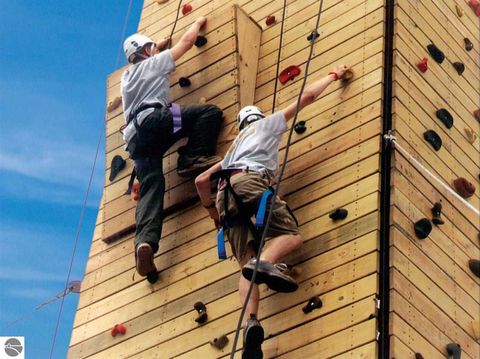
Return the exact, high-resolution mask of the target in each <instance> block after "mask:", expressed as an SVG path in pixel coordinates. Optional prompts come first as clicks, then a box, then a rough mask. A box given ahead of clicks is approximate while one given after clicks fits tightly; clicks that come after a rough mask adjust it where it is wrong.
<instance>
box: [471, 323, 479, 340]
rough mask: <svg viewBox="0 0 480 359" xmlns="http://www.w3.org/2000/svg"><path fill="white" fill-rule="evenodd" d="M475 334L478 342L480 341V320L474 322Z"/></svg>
mask: <svg viewBox="0 0 480 359" xmlns="http://www.w3.org/2000/svg"><path fill="white" fill-rule="evenodd" d="M472 327H473V336H474V337H475V340H476V341H477V342H480V320H474V321H473V322H472Z"/></svg>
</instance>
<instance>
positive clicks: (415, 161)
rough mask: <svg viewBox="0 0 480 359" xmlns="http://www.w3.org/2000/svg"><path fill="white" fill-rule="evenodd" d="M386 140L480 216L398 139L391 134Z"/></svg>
mask: <svg viewBox="0 0 480 359" xmlns="http://www.w3.org/2000/svg"><path fill="white" fill-rule="evenodd" d="M384 137H385V139H386V140H388V141H391V142H392V143H393V145H394V146H395V148H396V149H398V150H399V151H400V152H401V153H402V154H403V155H404V156H405V157H406V158H407V160H408V161H410V163H412V164H413V165H414V166H415V167H417V169H418V170H420V171H423V172H425V173H426V174H428V175H429V176H430V177H432V178H433V179H434V180H435V181H436V182H437V183H438V184H440V185H441V186H442V187H443V188H445V189H446V190H447V191H448V192H450V193H451V194H452V195H453V196H455V197H456V198H457V199H458V200H459V201H460V202H462V203H463V204H464V205H465V206H467V207H468V208H469V209H471V210H472V211H473V212H474V213H475V214H476V215H477V216H480V211H479V210H478V209H476V208H475V207H474V206H473V205H472V204H470V203H469V202H467V201H466V200H465V199H464V198H463V197H461V196H460V195H459V194H458V193H457V192H455V191H454V190H453V189H452V188H451V187H450V186H449V185H447V184H445V183H443V182H442V180H440V179H439V178H438V177H437V176H435V175H434V174H433V173H432V172H430V171H429V170H428V169H427V168H426V167H425V166H424V165H422V164H421V163H420V162H418V161H417V160H416V159H415V158H413V156H412V155H411V154H410V153H408V152H407V150H405V149H404V148H403V147H402V146H400V144H399V143H398V142H397V138H396V137H395V136H393V135H391V134H388V135H384Z"/></svg>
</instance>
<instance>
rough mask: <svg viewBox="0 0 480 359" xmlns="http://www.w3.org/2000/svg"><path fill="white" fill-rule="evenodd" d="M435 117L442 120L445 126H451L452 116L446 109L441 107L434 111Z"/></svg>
mask: <svg viewBox="0 0 480 359" xmlns="http://www.w3.org/2000/svg"><path fill="white" fill-rule="evenodd" d="M435 114H436V115H437V118H438V119H439V120H440V121H442V122H443V124H444V125H445V127H446V128H452V126H453V116H452V114H451V113H450V112H448V110H446V109H444V108H441V109H439V110H437V112H436V113H435Z"/></svg>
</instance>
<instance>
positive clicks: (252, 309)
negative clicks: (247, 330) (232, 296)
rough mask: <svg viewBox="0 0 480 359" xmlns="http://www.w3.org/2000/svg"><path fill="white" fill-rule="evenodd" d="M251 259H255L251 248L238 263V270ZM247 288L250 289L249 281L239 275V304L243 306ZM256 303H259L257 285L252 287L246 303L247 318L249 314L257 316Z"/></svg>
mask: <svg viewBox="0 0 480 359" xmlns="http://www.w3.org/2000/svg"><path fill="white" fill-rule="evenodd" d="M253 257H255V252H254V251H253V250H252V249H251V248H248V249H247V251H246V254H245V256H244V257H243V259H242V260H241V261H240V262H239V264H240V268H243V266H244V265H245V264H247V262H248V261H249V260H250V258H253ZM249 287H250V281H249V280H247V279H246V278H244V277H243V276H242V275H241V276H240V280H239V283H238V292H239V293H240V302H241V303H242V305H244V304H245V300H246V298H247V293H248V288H249ZM258 301H259V292H258V285H254V286H253V289H252V294H251V295H250V300H249V301H248V304H247V308H246V310H245V313H246V314H247V316H249V315H250V314H254V315H255V316H256V315H257V312H258Z"/></svg>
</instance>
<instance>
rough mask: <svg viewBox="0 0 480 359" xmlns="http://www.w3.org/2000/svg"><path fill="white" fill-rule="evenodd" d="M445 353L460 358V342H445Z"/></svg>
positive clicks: (454, 358) (455, 358)
mask: <svg viewBox="0 0 480 359" xmlns="http://www.w3.org/2000/svg"><path fill="white" fill-rule="evenodd" d="M447 353H448V355H450V356H451V357H453V359H460V358H461V356H462V348H461V347H460V344H457V343H450V344H447Z"/></svg>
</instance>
